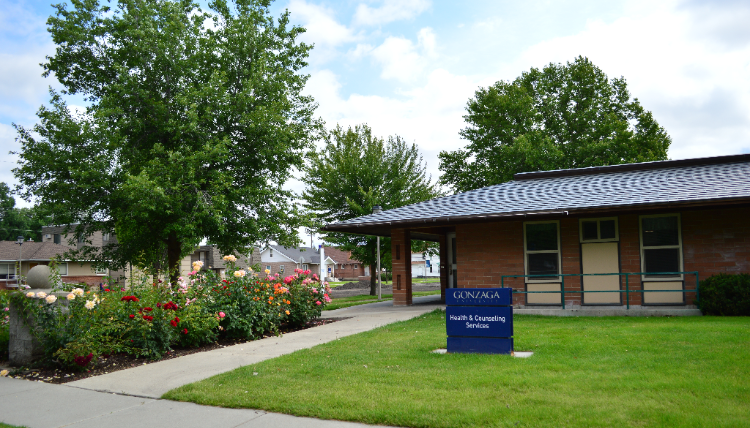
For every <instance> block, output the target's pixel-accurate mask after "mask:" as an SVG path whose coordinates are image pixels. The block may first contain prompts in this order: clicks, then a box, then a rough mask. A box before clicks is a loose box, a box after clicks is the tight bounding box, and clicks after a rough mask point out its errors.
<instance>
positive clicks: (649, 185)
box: [323, 154, 750, 236]
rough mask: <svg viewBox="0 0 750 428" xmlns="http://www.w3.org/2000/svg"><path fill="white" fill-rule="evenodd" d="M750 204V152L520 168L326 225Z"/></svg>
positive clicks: (380, 226) (386, 227)
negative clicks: (485, 183) (496, 180)
mask: <svg viewBox="0 0 750 428" xmlns="http://www.w3.org/2000/svg"><path fill="white" fill-rule="evenodd" d="M737 201H739V202H743V201H744V202H750V155H748V154H745V155H734V156H721V157H712V158H700V159H682V160H675V161H659V162H646V163H636V164H623V165H613V166H603V167H592V168H580V169H571V170H559V171H541V172H532V173H523V174H516V175H515V177H514V180H513V181H509V182H506V183H502V184H497V185H494V186H489V187H484V188H481V189H476V190H472V191H469V192H464V193H459V194H456V195H451V196H445V197H442V198H437V199H432V200H429V201H425V202H420V203H416V204H412V205H407V206H405V207H401V208H395V209H390V210H387V211H383V212H382V213H380V214H370V215H366V216H363V217H358V218H355V219H351V220H346V221H342V222H339V223H332V224H329V225H326V226H325V227H323V230H324V231H340V232H350V233H361V234H372V235H381V236H385V235H389V234H390V228H392V227H428V226H432V225H435V226H437V225H446V224H456V223H461V222H465V221H478V220H481V221H493V220H501V219H506V218H528V217H534V216H544V215H547V216H549V215H555V214H557V215H563V214H571V215H572V214H585V213H589V212H595V211H618V210H632V209H636V208H644V207H666V206H670V207H672V206H677V205H691V204H697V203H701V204H703V205H706V204H722V203H729V202H737Z"/></svg>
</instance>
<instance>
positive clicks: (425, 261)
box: [411, 253, 440, 278]
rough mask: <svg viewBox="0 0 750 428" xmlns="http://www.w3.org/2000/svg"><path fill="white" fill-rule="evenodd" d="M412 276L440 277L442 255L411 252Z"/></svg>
mask: <svg viewBox="0 0 750 428" xmlns="http://www.w3.org/2000/svg"><path fill="white" fill-rule="evenodd" d="M411 276H412V278H415V277H416V278H429V277H434V278H439V277H440V256H439V255H438V254H433V255H430V254H428V253H411Z"/></svg>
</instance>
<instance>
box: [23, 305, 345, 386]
mask: <svg viewBox="0 0 750 428" xmlns="http://www.w3.org/2000/svg"><path fill="white" fill-rule="evenodd" d="M344 319H346V318H319V319H316V320H313V321H310V322H308V323H307V324H306V325H305V326H304V327H302V328H296V329H292V328H288V329H283V328H282V333H290V332H293V331H299V330H305V329H308V328H312V327H317V326H320V325H325V324H330V323H333V322H336V321H341V320H344ZM263 337H264V338H266V337H273V336H272V335H265V336H263ZM252 341H253V340H251V339H227V338H223V339H219V340H218V341H216V342H214V343H209V344H207V345H203V346H200V347H196V348H181V347H175V348H174V349H172V351H171V352H168V353H167V354H166V355H164V356H163V357H162V358H161V359H160V360H151V359H148V358H135V357H133V356H131V355H128V354H116V355H110V356H109V357H107V358H105V357H99V358H98V360H97V361H96V364H95V365H93V367H91V368H90V370H87V371H82V372H80V371H73V370H70V369H57V368H31V369H27V368H20V369H18V368H14V369H10V370H11V372H10V374H9V375H8V377H12V378H15V379H26V380H36V381H40V382H47V383H67V382H73V381H76V380H81V379H85V378H87V377H92V376H99V375H103V374H107V373H112V372H116V371H120V370H125V369H129V368H133V367H137V366H143V365H146V364H152V363H158V362H159V361H164V360H171V359H172V358H179V357H182V356H185V355H190V354H195V353H198V352H205V351H212V350H214V349H220V348H225V347H227V346H234V345H239V344H242V343H247V342H252ZM91 364H93V362H92V363H91Z"/></svg>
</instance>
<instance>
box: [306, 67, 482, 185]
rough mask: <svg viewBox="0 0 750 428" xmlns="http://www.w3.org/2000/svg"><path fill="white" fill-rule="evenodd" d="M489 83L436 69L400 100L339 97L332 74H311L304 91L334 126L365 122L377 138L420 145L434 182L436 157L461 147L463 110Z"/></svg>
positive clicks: (356, 96)
mask: <svg viewBox="0 0 750 428" xmlns="http://www.w3.org/2000/svg"><path fill="white" fill-rule="evenodd" d="M488 83H490V82H489V81H487V80H481V79H477V78H474V77H467V76H456V75H453V74H451V73H449V72H447V71H445V70H442V69H436V70H433V71H432V72H430V73H429V75H428V76H427V77H426V78H425V80H424V82H423V85H420V86H419V87H416V88H414V89H411V90H409V91H407V92H401V93H399V94H398V95H399V96H398V97H388V96H380V95H360V94H352V95H349V96H348V97H342V96H341V95H340V89H341V87H342V86H341V84H340V83H339V81H338V77H337V76H336V75H335V74H334V73H333V72H331V71H330V70H322V71H319V72H315V73H313V74H312V76H311V78H310V80H309V81H308V85H307V87H306V89H305V92H307V93H309V94H311V95H313V96H314V97H315V100H316V101H317V102H318V103H319V105H320V108H319V109H318V114H320V115H321V117H323V119H324V120H325V121H326V126H327V127H328V128H332V127H334V126H336V124H340V125H341V126H343V127H348V126H354V125H357V124H361V123H367V124H368V125H370V127H372V129H373V132H374V133H375V135H378V136H382V137H386V136H388V135H399V136H401V137H403V138H404V139H406V141H408V142H409V143H416V144H417V145H418V146H419V147H420V151H421V152H422V153H423V155H424V159H425V160H426V161H427V163H428V165H427V166H428V172H429V173H430V174H432V176H433V179H435V178H437V176H438V173H439V172H438V168H437V167H438V161H437V154H438V153H439V152H440V151H441V150H455V149H456V148H458V147H460V146H462V145H463V142H462V141H461V140H460V137H459V136H458V131H459V130H460V129H461V128H463V127H464V126H465V125H464V121H463V118H462V116H463V114H464V106H465V104H466V101H467V100H468V99H469V97H470V96H471V95H472V94H473V93H474V91H475V90H476V89H477V87H478V86H480V85H486V84H488Z"/></svg>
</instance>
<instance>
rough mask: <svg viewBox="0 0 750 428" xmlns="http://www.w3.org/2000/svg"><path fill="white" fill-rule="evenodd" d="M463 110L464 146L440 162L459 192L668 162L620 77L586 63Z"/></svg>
mask: <svg viewBox="0 0 750 428" xmlns="http://www.w3.org/2000/svg"><path fill="white" fill-rule="evenodd" d="M466 111H467V114H466V115H465V116H464V120H465V121H466V122H467V123H468V126H467V127H466V128H464V129H463V130H461V132H460V135H461V137H462V138H464V139H466V140H467V141H468V144H467V145H466V147H465V148H463V149H459V150H456V151H453V152H447V151H443V152H441V153H440V155H439V157H440V170H441V171H443V172H444V174H443V175H442V176H441V178H440V181H441V183H442V184H445V185H448V186H451V187H452V188H453V189H454V190H455V191H458V192H464V191H467V190H471V189H476V188H480V187H485V186H490V185H493V184H499V183H503V182H505V181H509V180H512V179H513V174H515V173H518V172H528V171H542V170H550V169H567V168H582V167H589V166H601V165H615V164H621V163H630V162H645V161H655V160H665V159H667V149H668V148H669V145H670V143H671V139H670V137H669V135H667V133H666V131H665V130H664V128H662V127H661V126H659V124H658V123H657V122H656V120H654V118H653V115H652V114H651V112H649V111H646V110H644V108H643V107H641V104H640V103H639V101H638V99H637V98H631V95H630V92H629V91H628V88H627V84H626V82H625V79H624V78H622V77H621V78H614V79H611V80H610V79H608V78H607V75H606V74H605V73H604V72H603V71H602V70H601V69H600V68H599V67H597V66H595V65H594V64H592V63H591V61H589V60H588V59H587V58H584V57H578V58H576V59H575V60H574V61H573V62H572V63H570V62H568V63H567V64H565V65H562V64H554V63H551V64H549V65H547V66H546V67H544V68H543V69H542V70H539V69H536V68H532V69H531V70H530V71H528V72H524V73H522V74H521V76H520V77H518V78H517V79H515V80H514V81H513V82H505V81H499V82H497V83H495V84H494V85H492V86H490V87H487V88H480V89H479V90H477V92H476V93H475V94H474V97H473V98H472V99H470V100H469V102H468V104H467V106H466Z"/></svg>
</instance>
